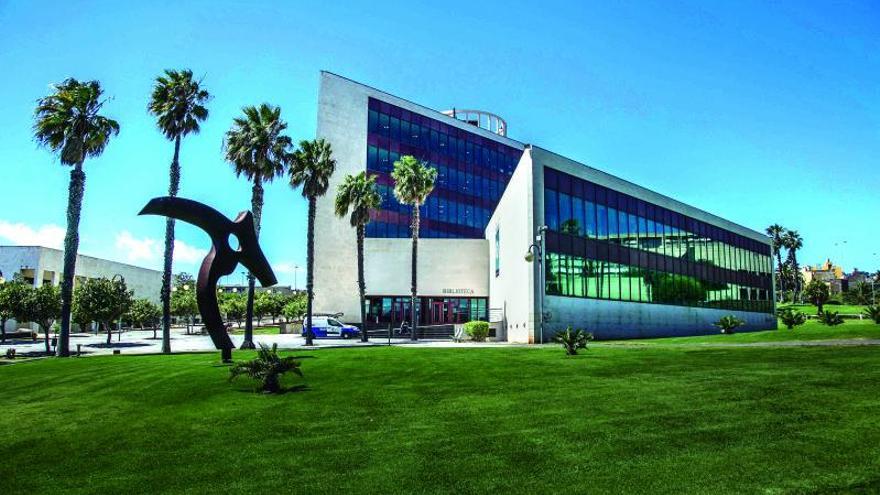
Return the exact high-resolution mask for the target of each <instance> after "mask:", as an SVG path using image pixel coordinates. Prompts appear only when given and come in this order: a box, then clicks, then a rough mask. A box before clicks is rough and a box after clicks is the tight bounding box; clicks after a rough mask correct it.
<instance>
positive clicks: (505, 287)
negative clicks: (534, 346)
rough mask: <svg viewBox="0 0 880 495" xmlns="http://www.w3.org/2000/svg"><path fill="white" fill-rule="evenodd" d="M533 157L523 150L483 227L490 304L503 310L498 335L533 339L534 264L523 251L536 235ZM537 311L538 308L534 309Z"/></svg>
mask: <svg viewBox="0 0 880 495" xmlns="http://www.w3.org/2000/svg"><path fill="white" fill-rule="evenodd" d="M532 181H533V174H532V161H531V156H530V154H529V151H528V150H526V151H525V153H523V156H522V157H521V158H520V161H519V164H518V165H517V167H516V170H514V172H513V176H512V177H511V179H510V182H509V183H508V184H507V188H506V189H505V190H504V194H503V195H502V196H501V200H500V201H499V203H498V207H497V208H496V209H495V212H494V213H493V215H492V217H491V218H490V219H489V224H488V226H487V227H486V239H487V240H488V244H489V245H488V249H489V256H488V261H489V264H488V270H487V274H488V276H489V307H490V308H493V309H501V310H502V328H503V330H502V333H503V335H501V336H499V339H502V338H505V337H506V340H507V341H509V342H520V343H532V342H534V336H535V328H536V324H537V313H536V308H537V305H536V304H535V297H536V294H537V293H536V289H537V287H538V285H540V284H536V276H537V270H536V268H537V266H538V263H528V262H527V261H526V260H525V255H526V253H527V252H528V249H529V246H530V245H531V244H532V242H533V239H534V237H535V230H534V227H533V226H534V218H533V213H534V209H533V208H532V204H533V197H532V196H533V194H532V187H533V184H532ZM496 228H497V229H498V231H499V240H500V242H499V249H498V251H499V255H500V271H499V274H498V276H496V275H495V229H496ZM537 311H539V310H537Z"/></svg>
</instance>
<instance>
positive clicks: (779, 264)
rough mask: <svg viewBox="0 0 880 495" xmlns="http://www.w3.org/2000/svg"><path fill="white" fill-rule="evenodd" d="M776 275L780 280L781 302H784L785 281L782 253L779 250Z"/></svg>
mask: <svg viewBox="0 0 880 495" xmlns="http://www.w3.org/2000/svg"><path fill="white" fill-rule="evenodd" d="M776 273H777V279H778V280H779V287H777V289H778V290H779V302H780V303H781V302H782V298H783V297H785V281H784V280H783V279H782V251H780V250H779V249H777V250H776Z"/></svg>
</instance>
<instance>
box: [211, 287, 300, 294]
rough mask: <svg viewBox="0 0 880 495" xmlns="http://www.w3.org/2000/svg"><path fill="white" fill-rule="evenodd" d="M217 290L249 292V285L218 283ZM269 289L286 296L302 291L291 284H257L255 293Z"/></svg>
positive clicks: (225, 292)
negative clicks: (268, 285) (267, 285)
mask: <svg viewBox="0 0 880 495" xmlns="http://www.w3.org/2000/svg"><path fill="white" fill-rule="evenodd" d="M217 290H218V291H220V292H222V293H224V294H228V293H236V292H247V290H248V286H247V285H241V284H227V285H218V286H217ZM267 291H268V292H270V293H278V294H284V295H285V296H286V295H289V294H296V293H299V292H302V291H300V290H297V289H293V288H291V287H290V286H289V285H273V286H272V287H260V286H259V285H257V287H255V288H254V292H255V293H257V292H267Z"/></svg>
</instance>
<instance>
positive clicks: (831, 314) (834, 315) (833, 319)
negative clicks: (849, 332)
mask: <svg viewBox="0 0 880 495" xmlns="http://www.w3.org/2000/svg"><path fill="white" fill-rule="evenodd" d="M818 320H819V323H821V324H823V325H828V326H829V327H835V326H837V325H842V324H843V318H842V317H841V316H840V314H839V313H838V312H837V311H830V310H829V311H823V312H821V313H819V318H818Z"/></svg>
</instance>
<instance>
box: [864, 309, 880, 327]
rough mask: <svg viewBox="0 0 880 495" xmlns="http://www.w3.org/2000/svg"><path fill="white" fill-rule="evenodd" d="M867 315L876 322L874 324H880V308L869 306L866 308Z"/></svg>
mask: <svg viewBox="0 0 880 495" xmlns="http://www.w3.org/2000/svg"><path fill="white" fill-rule="evenodd" d="M865 314H866V315H868V318H870V319H872V320H874V323H877V324H880V306H868V307H867V308H865Z"/></svg>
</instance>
